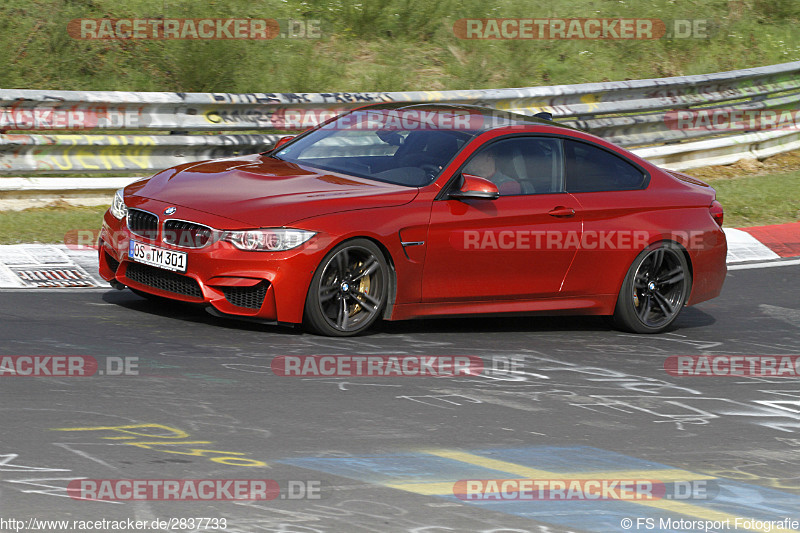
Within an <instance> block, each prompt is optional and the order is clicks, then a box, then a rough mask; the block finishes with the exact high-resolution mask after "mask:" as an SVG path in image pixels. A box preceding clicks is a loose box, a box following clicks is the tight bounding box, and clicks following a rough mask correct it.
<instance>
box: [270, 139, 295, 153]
mask: <svg viewBox="0 0 800 533" xmlns="http://www.w3.org/2000/svg"><path fill="white" fill-rule="evenodd" d="M295 137H297V135H287V136H286V137H281V138H280V139H278V142H276V143H275V146H274V147H273V148H272V151H273V152H274V151H275V150H277V149H278V148H280V147H281V146H283V145H284V144H286V143H288V142H289V141H291V140H292V139H294V138H295Z"/></svg>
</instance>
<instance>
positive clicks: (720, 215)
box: [708, 200, 725, 228]
mask: <svg viewBox="0 0 800 533" xmlns="http://www.w3.org/2000/svg"><path fill="white" fill-rule="evenodd" d="M708 211H709V212H710V213H711V218H713V219H714V221H715V222H716V223H717V224H719V227H720V228H721V227H722V219H724V218H725V211H724V210H723V209H722V204H721V203H719V202H718V201H716V200H714V201H713V202H711V207H709V208H708Z"/></svg>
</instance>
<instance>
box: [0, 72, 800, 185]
mask: <svg viewBox="0 0 800 533" xmlns="http://www.w3.org/2000/svg"><path fill="white" fill-rule="evenodd" d="M381 102H383V103H390V102H391V103H396V104H402V103H408V104H409V105H414V104H424V103H445V104H453V105H459V104H473V105H481V106H486V107H492V108H495V109H500V110H506V111H512V112H517V113H523V114H534V113H537V112H540V111H547V112H550V113H552V114H553V116H554V117H555V118H556V120H557V121H560V122H564V123H566V124H568V125H571V126H575V127H578V128H581V129H584V130H586V131H588V132H590V133H594V134H596V135H599V136H601V137H604V138H606V139H608V140H610V141H611V142H614V143H616V144H619V145H621V146H625V147H630V148H636V147H642V146H647V148H636V150H635V151H636V152H637V153H638V154H640V155H642V156H643V157H651V158H654V159H651V160H652V161H653V162H654V163H656V164H661V165H665V166H669V167H670V168H675V169H678V170H681V169H686V168H692V167H693V166H701V165H704V164H727V163H732V162H734V161H736V160H738V159H741V158H742V157H763V156H767V155H772V154H773V153H778V152H780V151H786V150H791V149H796V148H800V137H798V132H797V131H788V132H787V131H755V132H751V131H750V130H748V129H746V128H745V129H743V130H739V131H726V132H720V131H718V130H717V129H716V128H698V127H694V128H671V127H669V125H668V122H669V120H668V113H670V111H671V110H688V111H691V112H696V111H697V110H698V109H704V108H710V107H726V108H731V109H735V110H742V112H754V111H755V110H770V109H780V108H784V109H787V108H792V109H797V108H798V106H799V105H800V61H795V62H791V63H783V64H779V65H770V66H765V67H757V68H750V69H743V70H735V71H730V72H720V73H713V74H703V75H693V76H681V77H673V78H659V79H650V80H627V81H619V82H602V83H584V84H578V85H558V86H551V87H527V88H517V89H485V90H457V91H407V92H329V93H302V92H299V93H243V94H236V93H170V92H162V93H133V92H112V91H98V92H84V91H49V90H48V91H41V90H21V89H0V173H5V174H10V173H16V172H39V171H42V172H45V171H46V172H52V173H70V172H76V171H80V172H96V173H98V174H99V173H103V172H106V173H108V172H116V171H130V172H135V171H144V170H157V169H160V168H165V167H168V166H171V165H174V164H178V163H183V162H188V161H197V160H202V159H206V158H212V157H223V156H228V155H239V154H246V153H256V152H260V151H265V150H267V149H268V148H270V147H271V146H272V144H273V143H274V142H275V141H276V140H277V139H278V138H280V136H281V135H279V134H278V133H277V132H286V131H300V130H304V129H307V128H309V127H312V126H315V125H317V124H319V123H320V122H323V121H324V120H326V119H327V118H330V117H331V116H332V115H333V114H336V113H338V112H340V111H345V110H348V109H353V108H355V107H358V106H361V105H365V104H371V103H381ZM88 130H98V131H103V132H108V133H109V135H100V134H97V135H92V134H88V133H87V131H88ZM145 131H147V132H152V131H160V132H164V133H166V132H170V133H172V134H170V135H166V134H161V135H156V134H153V135H142V134H141V133H143V132H145ZM233 131H241V132H243V133H244V132H246V133H247V134H246V135H231V134H230V132H233ZM253 131H255V132H259V133H257V134H256V133H250V132H253ZM33 132H36V133H33ZM47 132H55V134H44V133H47ZM59 132H78V133H82V134H84V135H75V134H64V135H59V134H58V133H59ZM112 133H115V134H116V135H111V134H112ZM189 133H204V134H203V135H190V134H189ZM220 133H223V135H219V134H220ZM20 134H25V135H20ZM721 134H722V135H721ZM694 141H697V142H694ZM654 145H661V146H654Z"/></svg>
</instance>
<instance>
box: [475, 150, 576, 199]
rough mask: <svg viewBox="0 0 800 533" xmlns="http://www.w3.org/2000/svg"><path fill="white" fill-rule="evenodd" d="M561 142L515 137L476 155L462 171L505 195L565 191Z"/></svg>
mask: <svg viewBox="0 0 800 533" xmlns="http://www.w3.org/2000/svg"><path fill="white" fill-rule="evenodd" d="M562 161H563V158H562V155H561V141H560V140H559V139H555V138H552V137H514V138H511V139H505V140H502V141H497V142H494V143H492V144H490V145H488V146H486V147H485V148H482V149H481V150H479V151H478V152H476V153H475V154H474V155H473V156H472V158H471V159H470V160H469V161H468V162H467V165H466V166H465V167H464V168H463V170H462V172H464V173H466V174H473V175H475V176H480V177H482V178H486V179H488V180H490V181H492V182H493V183H494V184H495V185H497V189H498V190H499V191H500V195H501V196H512V195H520V194H547V193H554V192H561V191H562V190H563V187H562V176H563V171H562Z"/></svg>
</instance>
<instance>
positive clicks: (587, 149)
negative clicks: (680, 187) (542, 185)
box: [564, 140, 647, 193]
mask: <svg viewBox="0 0 800 533" xmlns="http://www.w3.org/2000/svg"><path fill="white" fill-rule="evenodd" d="M564 159H565V173H566V186H567V192H571V193H574V192H600V191H629V190H635V189H642V188H644V187H645V185H646V183H647V174H646V173H645V172H644V171H643V170H641V169H640V168H639V167H637V166H635V165H633V164H632V163H630V162H628V161H627V160H625V159H624V158H622V157H620V156H618V155H615V154H612V153H611V152H609V151H608V150H605V149H603V148H600V147H598V146H595V145H592V144H588V143H584V142H579V141H573V140H565V142H564Z"/></svg>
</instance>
